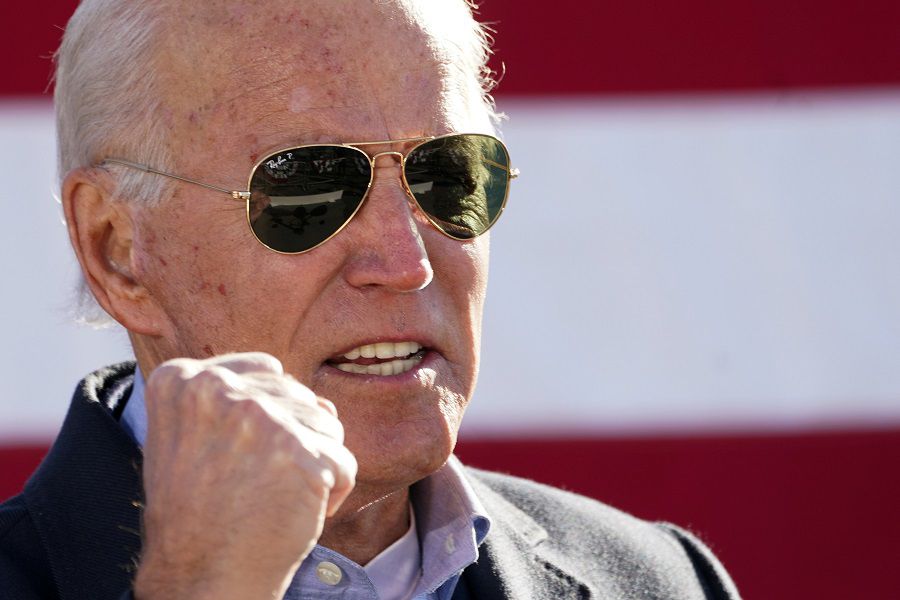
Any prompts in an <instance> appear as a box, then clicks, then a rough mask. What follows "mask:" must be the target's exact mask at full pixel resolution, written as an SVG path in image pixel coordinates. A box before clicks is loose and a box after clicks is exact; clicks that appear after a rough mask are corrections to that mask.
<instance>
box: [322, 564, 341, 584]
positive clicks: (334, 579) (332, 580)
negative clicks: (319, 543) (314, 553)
mask: <svg viewBox="0 0 900 600" xmlns="http://www.w3.org/2000/svg"><path fill="white" fill-rule="evenodd" d="M316 577H318V578H319V581H321V582H322V583H324V584H327V585H337V584H339V583H340V582H341V578H342V577H343V574H342V573H341V568H340V567H338V566H337V565H336V564H334V563H333V562H328V561H327V560H323V561H322V562H320V563H319V564H318V565H316Z"/></svg>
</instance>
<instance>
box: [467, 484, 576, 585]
mask: <svg viewBox="0 0 900 600" xmlns="http://www.w3.org/2000/svg"><path fill="white" fill-rule="evenodd" d="M469 474H470V475H474V476H472V477H470V478H469V481H470V482H471V483H472V487H473V488H474V490H475V492H476V494H477V495H478V498H479V500H481V502H482V503H483V504H484V507H485V509H486V511H487V513H488V515H489V516H490V517H491V531H490V533H489V534H488V536H487V538H486V539H485V541H484V543H483V544H482V545H481V548H480V549H479V557H478V562H477V563H475V564H473V565H471V566H470V567H468V568H467V569H466V570H465V572H464V575H463V576H464V577H466V579H467V581H468V583H469V588H470V589H471V591H472V595H473V597H474V598H475V599H476V600H524V599H528V598H535V599H542V598H553V599H554V600H557V599H559V600H564V599H579V600H588V599H589V598H591V597H592V593H591V590H590V588H589V587H588V585H587V584H586V583H584V582H583V580H582V578H579V577H578V576H577V575H576V574H573V573H570V572H569V570H568V569H567V568H566V567H565V566H564V565H565V562H564V559H563V558H562V556H560V555H558V554H557V552H556V551H555V550H554V543H553V540H551V539H550V538H549V536H548V535H547V531H546V530H545V529H544V528H543V527H541V526H540V525H539V524H538V523H536V522H535V521H534V519H532V518H531V517H529V516H528V515H527V514H525V513H524V512H522V511H521V510H519V509H518V508H517V507H516V506H515V505H513V504H512V503H510V502H509V501H508V500H506V499H505V498H504V497H503V496H501V495H500V494H498V493H497V492H495V491H494V490H493V489H491V488H490V487H489V486H487V485H485V483H484V482H482V481H481V480H479V479H478V476H477V474H473V473H472V471H469Z"/></svg>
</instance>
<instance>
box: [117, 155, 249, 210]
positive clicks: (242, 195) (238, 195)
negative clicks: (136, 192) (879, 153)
mask: <svg viewBox="0 0 900 600" xmlns="http://www.w3.org/2000/svg"><path fill="white" fill-rule="evenodd" d="M106 163H113V164H116V165H122V166H123V167H130V168H132V169H138V170H140V171H143V172H145V173H153V174H154V175H162V176H163V177H169V178H171V179H177V180H178V181H184V182H185V183H193V184H194V185H199V186H201V187H205V188H206V189H208V190H213V191H215V192H222V193H225V194H228V195H229V196H231V197H232V198H234V199H235V200H248V199H249V198H250V192H241V191H238V190H229V189H225V188H221V187H217V186H214V185H210V184H208V183H203V182H202V181H197V180H195V179H188V178H187V177H182V176H181V175H175V174H174V173H166V172H165V171H160V170H159V169H154V168H153V167H151V166H150V165H143V164H141V163H136V162H131V161H130V160H122V159H121V158H107V159H106V160H104V161H103V164H106Z"/></svg>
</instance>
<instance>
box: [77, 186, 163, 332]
mask: <svg viewBox="0 0 900 600" xmlns="http://www.w3.org/2000/svg"><path fill="white" fill-rule="evenodd" d="M114 190H115V184H114V182H113V180H112V178H111V177H110V176H109V175H108V174H107V173H105V172H103V171H102V170H98V169H76V170H74V171H72V172H70V173H69V174H68V175H67V176H66V178H65V180H64V181H63V186H62V205H63V209H64V211H65V215H66V226H67V227H68V230H69V240H70V241H71V242H72V247H73V248H74V250H75V255H76V256H77V257H78V262H79V263H80V264H81V271H82V273H83V274H84V277H85V280H86V281H87V284H88V286H89V287H90V288H91V292H92V293H93V294H94V297H95V298H96V299H97V302H99V303H100V306H102V307H103V309H104V310H105V311H106V312H107V313H109V314H110V316H112V317H113V318H114V319H115V320H116V321H118V322H119V323H121V324H122V325H123V326H124V327H125V328H126V329H128V330H129V331H131V332H133V333H140V334H144V335H151V336H158V335H161V333H162V330H163V327H162V323H163V322H164V321H163V318H162V317H163V313H162V311H160V309H159V307H158V305H157V304H156V302H155V301H154V299H153V297H152V296H151V295H150V294H149V292H148V291H147V289H146V288H145V287H143V285H141V282H140V281H139V280H137V279H136V278H135V276H134V272H135V269H134V260H133V258H134V253H133V252H132V239H133V238H132V234H133V232H134V215H135V210H134V207H133V206H132V205H130V204H128V203H127V202H123V201H114V199H113V191H114Z"/></svg>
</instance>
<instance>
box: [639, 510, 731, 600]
mask: <svg viewBox="0 0 900 600" xmlns="http://www.w3.org/2000/svg"><path fill="white" fill-rule="evenodd" d="M657 525H658V526H659V527H661V528H662V529H664V530H666V531H668V532H669V533H670V534H672V535H673V536H674V537H675V539H676V540H678V542H679V543H680V544H681V546H682V548H684V551H685V553H687V556H688V558H689V559H690V561H691V564H692V565H693V567H694V572H695V573H696V574H697V579H698V580H699V581H700V585H701V586H702V587H703V591H704V592H705V594H706V597H707V599H708V600H740V594H738V591H737V587H736V586H735V585H734V582H733V581H732V580H731V577H730V576H729V575H728V572H727V571H725V567H723V566H722V563H720V562H719V559H717V558H716V557H715V555H714V554H713V553H712V551H711V550H710V549H709V548H708V547H707V546H706V545H705V544H704V543H703V542H701V541H700V540H699V539H697V537H696V536H694V535H693V534H691V533H689V532H688V531H686V530H684V529H682V528H681V527H678V526H677V525H672V524H671V523H657Z"/></svg>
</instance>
